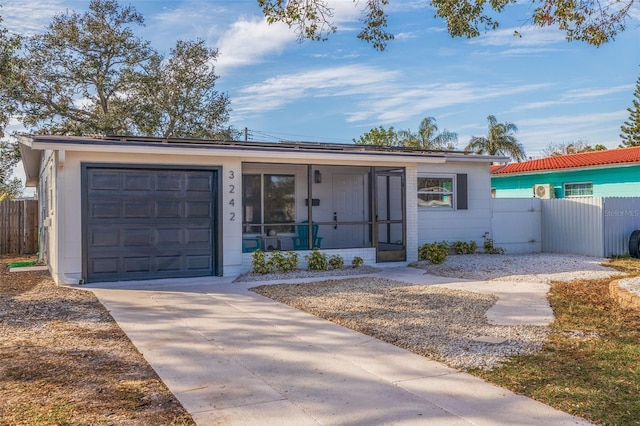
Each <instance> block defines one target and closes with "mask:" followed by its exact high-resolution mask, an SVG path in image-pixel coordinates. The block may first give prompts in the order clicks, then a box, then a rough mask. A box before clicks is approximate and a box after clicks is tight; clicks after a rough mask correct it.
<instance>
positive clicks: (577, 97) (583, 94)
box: [513, 85, 633, 111]
mask: <svg viewBox="0 0 640 426" xmlns="http://www.w3.org/2000/svg"><path fill="white" fill-rule="evenodd" d="M631 92H633V86H632V85H620V86H613V87H606V88H599V89H589V88H581V89H573V90H568V91H566V92H565V93H563V94H560V95H559V96H556V99H553V100H548V101H538V102H527V103H525V104H523V105H520V106H518V107H516V108H514V109H513V111H524V110H532V109H542V108H549V107H552V106H558V105H570V104H578V103H581V102H591V101H593V99H598V98H604V97H606V96H608V95H614V94H617V93H631Z"/></svg>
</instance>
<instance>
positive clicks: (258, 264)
mask: <svg viewBox="0 0 640 426" xmlns="http://www.w3.org/2000/svg"><path fill="white" fill-rule="evenodd" d="M251 265H252V268H251V272H253V273H254V274H268V273H269V272H271V265H270V262H267V254H266V253H265V252H263V251H262V250H256V251H254V252H253V255H252V256H251Z"/></svg>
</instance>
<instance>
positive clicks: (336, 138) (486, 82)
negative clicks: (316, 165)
mask: <svg viewBox="0 0 640 426" xmlns="http://www.w3.org/2000/svg"><path fill="white" fill-rule="evenodd" d="M88 3H89V2H88V1H74V0H48V1H47V2H39V1H25V0H21V1H14V0H0V4H2V8H1V9H0V15H2V17H3V19H4V22H3V23H2V24H3V25H4V26H5V27H6V28H8V29H10V30H12V31H15V32H17V33H21V34H32V33H34V32H38V31H42V30H43V29H44V28H45V27H46V25H47V24H48V23H49V22H50V20H51V18H52V16H53V15H54V14H56V13H61V12H64V11H65V10H67V9H73V10H76V11H84V10H86V8H87V5H88ZM121 4H123V5H124V4H131V5H132V6H134V7H135V8H136V9H137V10H138V11H139V12H141V13H142V14H143V15H144V17H145V22H146V26H145V27H144V28H139V29H136V33H137V34H138V35H139V36H141V37H143V38H145V39H147V40H149V41H151V43H152V45H153V46H154V47H155V48H156V49H158V50H160V51H163V52H168V50H169V49H170V48H171V47H172V46H173V45H174V44H175V41H176V40H177V39H185V40H186V39H195V38H202V39H204V40H206V42H207V43H208V45H209V46H210V47H213V48H217V49H219V54H220V56H219V60H218V62H217V63H216V73H217V74H218V75H219V76H220V78H219V80H218V82H217V86H216V87H217V89H218V90H219V91H221V92H226V93H227V94H228V95H229V97H230V99H231V108H232V113H231V122H230V124H232V125H233V126H235V127H237V128H240V129H244V128H245V127H246V128H248V129H249V136H250V139H251V140H258V141H278V140H305V141H316V142H332V143H351V142H352V140H353V139H357V138H358V137H359V136H360V135H362V134H364V133H365V132H367V131H369V130H370V129H371V128H374V127H378V126H384V127H385V128H386V127H390V126H393V127H394V128H396V129H411V130H417V128H418V125H419V123H420V121H421V120H422V118H424V117H429V116H431V117H435V118H436V120H437V124H438V126H439V128H440V130H444V129H447V130H449V131H452V132H456V133H457V134H458V145H457V147H458V148H459V149H463V148H464V146H465V145H466V144H467V142H468V141H469V139H470V137H471V136H481V135H486V131H487V120H486V118H487V116H488V115H490V114H492V115H495V116H496V117H497V119H498V121H509V122H512V123H514V124H516V125H517V126H518V128H519V131H518V133H517V137H518V139H519V141H520V142H521V143H522V144H523V145H524V147H525V150H526V152H527V155H528V156H529V157H532V158H536V157H539V156H540V155H541V151H542V150H543V149H545V148H546V147H547V146H548V145H549V144H550V143H569V142H572V141H578V140H581V141H584V142H586V143H588V144H591V145H595V144H603V145H605V146H607V147H609V148H615V147H617V146H618V145H619V144H620V138H619V134H620V125H621V124H622V123H623V122H624V121H625V120H627V119H628V117H629V113H628V111H627V110H626V109H627V108H629V107H631V105H632V100H633V93H634V90H635V85H636V80H637V78H638V76H639V75H640V9H639V7H638V5H636V6H635V9H634V10H633V11H632V13H633V18H632V20H630V21H629V22H628V29H627V31H626V32H624V33H622V34H620V35H618V37H617V38H616V40H615V41H613V42H611V43H608V44H606V45H604V46H601V47H599V48H596V47H593V46H590V45H587V44H585V43H581V42H572V43H568V42H567V41H566V40H565V39H564V35H563V34H562V33H560V32H559V31H557V30H555V29H539V28H535V27H532V26H531V25H530V23H529V21H527V17H528V14H529V15H530V13H531V11H530V8H531V5H530V3H529V2H522V3H521V4H520V5H517V6H512V7H510V8H508V13H506V14H504V15H502V16H501V20H500V21H501V27H500V29H499V30H498V31H493V32H488V33H486V34H484V35H482V36H481V37H478V38H476V39H472V40H468V39H464V38H455V39H454V38H451V37H450V36H449V35H448V34H447V32H446V30H445V23H444V21H442V20H438V19H436V18H434V17H433V15H434V10H433V9H432V8H431V7H429V6H428V2H427V1H426V0H421V1H408V0H407V1H400V0H390V5H389V9H388V10H389V15H390V16H389V31H390V32H392V33H393V34H395V36H396V39H395V40H394V41H391V42H390V43H389V45H388V48H387V50H386V51H385V52H378V51H376V50H374V49H373V48H372V47H371V46H370V45H369V44H367V43H364V42H362V41H360V40H358V39H357V38H356V34H357V33H358V32H359V28H360V23H359V22H358V18H359V9H358V6H357V5H354V3H353V2H352V1H351V0H334V1H332V2H331V4H332V5H334V6H335V7H336V11H335V18H336V22H337V24H338V27H339V29H338V33H336V34H333V35H332V36H331V37H330V39H329V40H328V41H325V42H311V41H305V42H303V43H298V42H297V40H296V36H295V34H294V32H293V31H292V30H290V29H289V28H287V27H286V26H284V25H281V24H277V25H271V26H269V25H267V24H266V23H265V20H264V18H263V16H262V15H261V10H260V8H259V7H258V5H257V2H256V1H255V0H234V1H223V0H219V1H218V0H211V1H204V0H202V1H195V0H182V1H155V0H140V1H136V0H131V1H130V3H126V2H121ZM514 30H517V31H519V32H520V33H521V34H522V37H521V38H516V37H514V36H513V32H514ZM16 128H17V126H13V127H12V128H10V129H9V131H11V130H12V129H16Z"/></svg>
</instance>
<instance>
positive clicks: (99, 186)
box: [88, 170, 120, 191]
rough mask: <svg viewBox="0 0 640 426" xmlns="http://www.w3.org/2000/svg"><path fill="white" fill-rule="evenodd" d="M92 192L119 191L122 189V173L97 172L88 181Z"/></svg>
mask: <svg viewBox="0 0 640 426" xmlns="http://www.w3.org/2000/svg"><path fill="white" fill-rule="evenodd" d="M88 187H89V190H90V191H100V190H109V191H117V190H118V188H119V187H120V173H118V172H116V171H109V170H99V171H98V170H96V171H95V173H93V174H92V175H91V176H89V179H88Z"/></svg>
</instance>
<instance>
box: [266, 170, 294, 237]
mask: <svg viewBox="0 0 640 426" xmlns="http://www.w3.org/2000/svg"><path fill="white" fill-rule="evenodd" d="M295 207H296V206H295V176H293V175H264V223H265V224H274V223H290V224H291V225H289V226H266V227H265V232H266V233H269V231H270V230H275V231H276V232H278V233H281V232H294V229H293V223H294V222H295Z"/></svg>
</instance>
